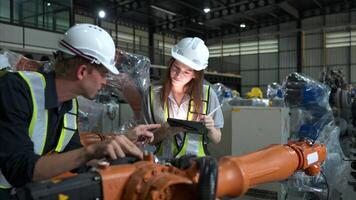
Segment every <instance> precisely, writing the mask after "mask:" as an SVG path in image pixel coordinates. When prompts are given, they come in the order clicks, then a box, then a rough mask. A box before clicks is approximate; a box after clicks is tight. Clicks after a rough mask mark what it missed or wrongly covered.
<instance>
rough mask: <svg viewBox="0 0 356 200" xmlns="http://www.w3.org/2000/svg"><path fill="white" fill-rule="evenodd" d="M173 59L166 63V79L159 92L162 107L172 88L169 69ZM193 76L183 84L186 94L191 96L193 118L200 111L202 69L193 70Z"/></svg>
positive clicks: (195, 117)
mask: <svg viewBox="0 0 356 200" xmlns="http://www.w3.org/2000/svg"><path fill="white" fill-rule="evenodd" d="M174 61H175V59H174V58H172V59H171V60H170V61H169V63H168V70H167V74H166V79H165V81H164V82H163V89H162V94H161V102H163V103H164V104H162V107H163V106H164V105H165V104H167V102H168V96H169V93H170V92H171V89H172V79H171V75H170V74H171V69H172V66H173V63H174ZM194 75H195V77H194V78H193V79H192V80H191V81H190V82H189V83H187V84H186V85H185V87H184V90H185V93H186V94H189V95H190V98H193V102H194V111H193V112H194V117H193V118H194V119H197V117H198V114H199V113H202V105H203V103H202V99H203V80H204V70H201V71H196V70H194Z"/></svg>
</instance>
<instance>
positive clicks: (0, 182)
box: [0, 71, 78, 188]
mask: <svg viewBox="0 0 356 200" xmlns="http://www.w3.org/2000/svg"><path fill="white" fill-rule="evenodd" d="M17 73H18V74H19V75H20V76H21V77H22V78H23V79H24V80H25V82H26V83H27V85H28V87H29V89H30V93H31V99H32V104H33V113H32V117H31V122H30V126H29V130H28V133H29V136H30V138H31V140H32V142H33V144H34V152H35V153H36V154H38V155H42V154H43V149H44V146H45V143H46V138H47V126H48V110H47V109H45V88H46V81H45V78H44V76H43V75H42V74H40V73H38V72H25V71H21V72H17ZM72 105H73V107H72V109H71V110H70V111H69V112H67V113H65V115H64V119H63V127H62V130H61V135H60V137H59V138H60V139H59V141H58V144H57V147H56V148H55V151H57V152H61V151H63V150H64V148H65V147H66V146H67V144H68V143H69V141H70V139H71V138H72V136H73V134H74V133H75V132H76V130H77V113H78V106H77V100H76V99H73V100H72ZM11 187H12V186H11V185H10V184H9V183H8V181H7V180H6V179H5V177H4V176H3V174H2V173H1V172H0V188H11Z"/></svg>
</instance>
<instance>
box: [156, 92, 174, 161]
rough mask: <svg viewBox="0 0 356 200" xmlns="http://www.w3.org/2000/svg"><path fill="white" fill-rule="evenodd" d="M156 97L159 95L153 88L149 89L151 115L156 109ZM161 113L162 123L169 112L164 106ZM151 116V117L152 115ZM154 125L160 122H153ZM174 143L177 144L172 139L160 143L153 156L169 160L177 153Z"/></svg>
mask: <svg viewBox="0 0 356 200" xmlns="http://www.w3.org/2000/svg"><path fill="white" fill-rule="evenodd" d="M156 96H158V97H159V96H160V95H157V94H155V93H154V90H153V88H152V87H151V89H150V104H151V110H152V113H153V111H156V109H157V108H156V107H155V106H154V105H155V103H157V102H156V101H159V100H160V99H159V98H157V99H155V97H156ZM156 112H157V111H156ZM163 112H164V121H167V118H168V116H169V110H168V107H167V104H164V106H163ZM152 116H153V114H152ZM154 120H155V119H154ZM155 123H160V122H157V121H155ZM176 143H177V142H176V141H175V138H174V137H167V138H165V139H164V140H163V141H162V142H161V143H160V145H159V146H158V149H157V151H156V153H155V154H156V155H157V156H159V157H160V158H161V159H169V158H171V157H172V155H175V154H177V153H178V149H177V145H176ZM163 147H165V148H163Z"/></svg>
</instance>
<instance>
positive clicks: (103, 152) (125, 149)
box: [85, 135, 143, 160]
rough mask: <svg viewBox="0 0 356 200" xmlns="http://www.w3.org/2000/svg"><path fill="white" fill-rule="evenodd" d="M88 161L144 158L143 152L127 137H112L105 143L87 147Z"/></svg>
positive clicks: (106, 139) (107, 138)
mask: <svg viewBox="0 0 356 200" xmlns="http://www.w3.org/2000/svg"><path fill="white" fill-rule="evenodd" d="M85 150H86V152H87V156H88V157H89V159H88V160H91V159H102V158H110V159H112V160H116V159H118V158H123V157H125V156H127V155H131V156H135V157H138V158H140V159H142V158H143V153H142V151H141V150H140V149H139V148H137V146H136V145H135V144H133V143H132V142H131V141H130V140H129V139H128V138H127V137H126V136H125V135H111V137H106V138H105V140H104V141H101V142H99V143H96V144H92V145H89V146H86V147H85Z"/></svg>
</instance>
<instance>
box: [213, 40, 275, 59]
mask: <svg viewBox="0 0 356 200" xmlns="http://www.w3.org/2000/svg"><path fill="white" fill-rule="evenodd" d="M209 52H210V57H221V56H235V55H249V54H258V53H273V52H278V40H277V39H270V40H260V41H252V42H241V43H236V44H222V45H213V46H209Z"/></svg>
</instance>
